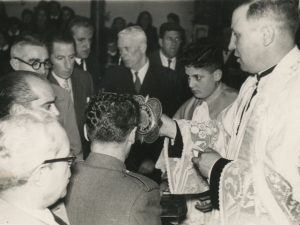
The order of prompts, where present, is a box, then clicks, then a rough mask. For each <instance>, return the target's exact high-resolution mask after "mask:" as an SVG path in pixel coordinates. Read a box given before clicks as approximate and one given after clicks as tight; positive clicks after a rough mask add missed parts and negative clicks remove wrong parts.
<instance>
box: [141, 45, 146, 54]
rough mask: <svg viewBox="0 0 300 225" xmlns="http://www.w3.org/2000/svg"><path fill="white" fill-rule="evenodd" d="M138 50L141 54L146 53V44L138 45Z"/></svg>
mask: <svg viewBox="0 0 300 225" xmlns="http://www.w3.org/2000/svg"><path fill="white" fill-rule="evenodd" d="M140 49H141V51H142V53H146V50H147V44H146V43H142V44H141V45H140Z"/></svg>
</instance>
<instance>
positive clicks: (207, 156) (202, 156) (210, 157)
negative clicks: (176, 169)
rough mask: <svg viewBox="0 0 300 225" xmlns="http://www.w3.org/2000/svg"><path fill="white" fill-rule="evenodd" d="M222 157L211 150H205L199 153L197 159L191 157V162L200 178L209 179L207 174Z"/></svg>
mask: <svg viewBox="0 0 300 225" xmlns="http://www.w3.org/2000/svg"><path fill="white" fill-rule="evenodd" d="M220 158H222V156H221V155H220V154H219V153H218V152H217V151H215V150H213V149H211V148H207V149H205V151H204V152H201V151H199V154H198V157H193V158H192V162H193V163H194V164H196V166H197V167H198V169H199V171H200V173H201V175H202V176H204V177H206V178H209V177H208V176H209V173H210V171H211V169H212V167H213V166H214V164H215V162H217V161H218V160H219V159H220Z"/></svg>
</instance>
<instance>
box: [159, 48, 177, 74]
mask: <svg viewBox="0 0 300 225" xmlns="http://www.w3.org/2000/svg"><path fill="white" fill-rule="evenodd" d="M159 56H160V59H161V62H162V65H163V66H164V67H168V66H169V62H168V60H169V59H168V58H167V57H166V56H165V55H164V53H162V50H161V49H160V50H159ZM171 60H172V62H171V65H170V68H171V69H172V70H175V66H176V57H173V58H172V59H171Z"/></svg>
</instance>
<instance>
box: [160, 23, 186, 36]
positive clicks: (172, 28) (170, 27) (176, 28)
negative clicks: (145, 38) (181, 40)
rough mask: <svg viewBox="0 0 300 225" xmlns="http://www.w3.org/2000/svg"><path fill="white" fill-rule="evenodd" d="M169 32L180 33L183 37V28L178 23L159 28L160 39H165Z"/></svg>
mask: <svg viewBox="0 0 300 225" xmlns="http://www.w3.org/2000/svg"><path fill="white" fill-rule="evenodd" d="M167 31H178V32H179V33H180V36H181V37H183V28H182V27H181V26H179V25H178V24H176V23H163V24H162V25H161V26H160V28H159V37H160V38H164V35H165V33H166V32H167Z"/></svg>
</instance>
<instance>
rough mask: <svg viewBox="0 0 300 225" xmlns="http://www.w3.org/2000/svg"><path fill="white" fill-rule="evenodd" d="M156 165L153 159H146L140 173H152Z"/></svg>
mask: <svg viewBox="0 0 300 225" xmlns="http://www.w3.org/2000/svg"><path fill="white" fill-rule="evenodd" d="M154 167H155V163H154V162H153V161H152V160H151V159H145V160H144V161H143V162H142V163H141V165H140V167H139V170H138V173H139V174H143V175H145V174H150V173H152V172H153V170H154Z"/></svg>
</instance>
